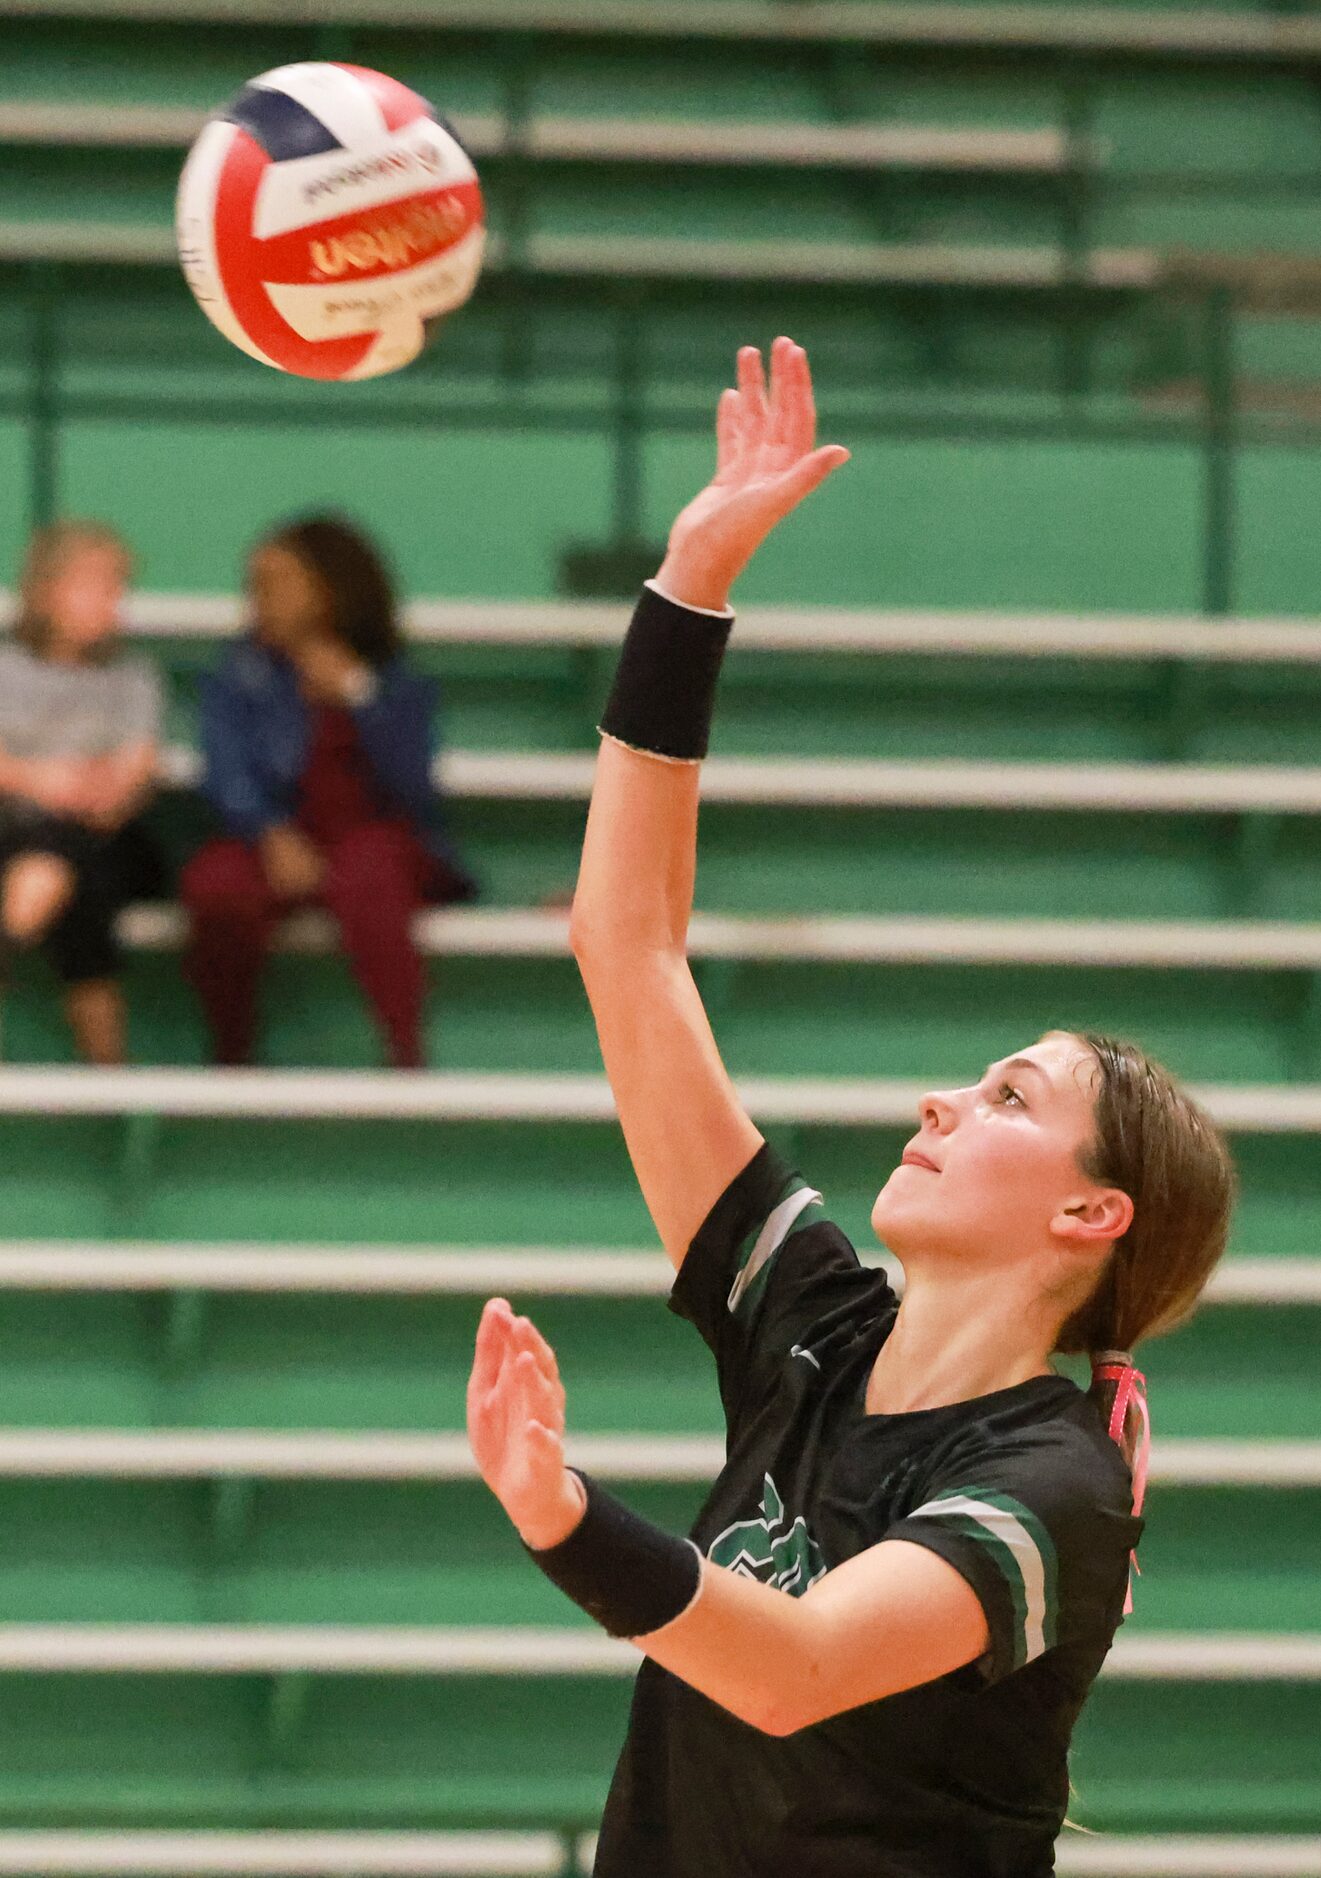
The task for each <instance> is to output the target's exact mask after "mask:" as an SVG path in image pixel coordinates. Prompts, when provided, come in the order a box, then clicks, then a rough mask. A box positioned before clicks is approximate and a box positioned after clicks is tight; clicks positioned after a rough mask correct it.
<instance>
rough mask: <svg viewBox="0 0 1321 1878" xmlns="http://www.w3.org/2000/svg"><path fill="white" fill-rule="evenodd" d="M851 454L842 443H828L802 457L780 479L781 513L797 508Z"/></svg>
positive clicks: (778, 486) (839, 467)
mask: <svg viewBox="0 0 1321 1878" xmlns="http://www.w3.org/2000/svg"><path fill="white" fill-rule="evenodd" d="M849 454H850V453H849V452H848V451H847V450H846V449H844V447H843V445H842V444H837V443H827V444H823V445H822V446H821V448H820V449H819V450H813V451H812V453H811V455H810V456H805V457H800V458H799V460H798V462H797V463H795V464H794V465H793V467H792V468H791V469H787V470H786V471H785V472H784V475H783V476H782V477H781V478H780V479H779V482H778V485H777V491H778V494H779V497H780V505H779V506H780V513H781V514H782V515H787V514H788V513H789V511H790V510H791V509H795V508H797V506H798V504H799V503H800V502H801V501H802V500H803V499H804V497H805V496H809V495H811V493H812V491H813V490H814V489H815V488H817V487H818V486H819V485H820V484H821V483H823V482H824V481H825V480H826V478H827V476H830V475H833V474H834V472H835V471H836V470H837V469H841V468H842V467H843V465H844V464H845V463H847V462H848V460H849Z"/></svg>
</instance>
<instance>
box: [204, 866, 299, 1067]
mask: <svg viewBox="0 0 1321 1878" xmlns="http://www.w3.org/2000/svg"><path fill="white" fill-rule="evenodd" d="M179 892H180V897H181V898H182V900H183V903H184V906H185V908H186V909H187V912H188V925H189V938H188V951H187V955H186V959H185V964H184V970H185V973H186V975H187V977H188V979H189V981H190V982H191V984H192V986H193V989H194V990H195V991H196V993H197V995H198V998H199V1000H200V1001H201V1005H202V1011H203V1014H204V1015H205V1017H206V1022H207V1028H208V1029H209V1030H210V1032H211V1047H212V1054H213V1056H214V1059H215V1061H216V1062H217V1063H224V1064H241V1063H248V1062H250V1061H251V1060H252V1052H253V1047H254V1045H255V1043H256V1036H257V994H258V991H259V990H260V987H261V976H262V971H263V969H264V967H265V964H266V953H267V950H268V948H269V945H270V939H271V932H272V929H273V927H274V925H275V922H276V920H277V919H278V918H279V914H280V908H279V905H278V903H277V901H276V898H275V895H274V894H273V893H272V892H271V889H270V886H269V884H268V882H267V879H266V876H265V874H264V873H263V872H262V866H261V861H260V860H259V858H258V856H257V854H256V853H255V851H254V850H253V849H252V848H250V847H248V846H247V844H246V843H245V842H242V841H213V842H210V843H209V844H208V845H207V846H206V847H205V848H203V849H202V850H201V851H200V852H199V853H197V854H195V855H194V856H193V858H192V860H191V861H190V862H189V863H188V865H187V866H186V867H185V868H184V870H183V873H182V875H181V877H180V880H179Z"/></svg>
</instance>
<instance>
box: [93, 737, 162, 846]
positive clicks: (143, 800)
mask: <svg viewBox="0 0 1321 1878" xmlns="http://www.w3.org/2000/svg"><path fill="white" fill-rule="evenodd" d="M94 761H95V769H94V770H93V773H92V777H91V778H90V779H89V780H90V782H91V791H90V802H91V806H90V810H89V815H88V819H89V820H90V821H91V822H92V824H93V826H94V827H96V828H103V829H106V830H107V831H108V830H112V829H115V828H122V827H123V826H124V823H125V822H127V821H130V820H132V818H133V816H135V815H136V814H137V813H138V811H139V810H140V809H142V808H145V807H146V804H147V802H148V800H149V799H150V797H151V794H152V791H153V790H154V788H155V786H156V777H157V771H158V765H159V761H160V751H159V749H158V747H157V745H156V744H155V742H150V743H137V744H128V745H125V747H124V748H123V749H120V750H113V751H111V753H110V754H109V756H103V757H98V758H96V759H94Z"/></svg>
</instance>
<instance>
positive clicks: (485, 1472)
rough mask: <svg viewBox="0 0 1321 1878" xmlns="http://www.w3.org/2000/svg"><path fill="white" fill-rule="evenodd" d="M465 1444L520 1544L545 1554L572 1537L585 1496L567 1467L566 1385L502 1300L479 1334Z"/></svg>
mask: <svg viewBox="0 0 1321 1878" xmlns="http://www.w3.org/2000/svg"><path fill="white" fill-rule="evenodd" d="M468 1442H469V1445H470V1446H471V1448H472V1451H473V1454H474V1456H475V1458H476V1461H477V1466H478V1469H479V1471H480V1473H481V1476H482V1479H483V1480H484V1481H485V1482H486V1484H487V1486H488V1487H489V1488H490V1489H491V1491H492V1493H493V1494H494V1495H495V1497H496V1499H497V1500H499V1502H500V1504H501V1506H503V1507H504V1509H505V1511H506V1513H508V1515H509V1517H510V1519H511V1520H512V1521H513V1523H514V1525H515V1526H516V1527H517V1528H518V1532H519V1535H520V1537H521V1538H522V1539H523V1541H524V1543H525V1544H527V1545H530V1546H532V1547H533V1548H534V1549H535V1550H537V1551H544V1550H545V1548H546V1547H548V1546H552V1545H557V1544H558V1543H559V1541H560V1540H561V1539H566V1538H567V1537H568V1536H569V1534H570V1533H571V1532H572V1531H573V1528H574V1527H575V1526H576V1525H577V1523H578V1520H579V1518H580V1517H581V1514H582V1510H583V1505H584V1495H583V1489H582V1484H581V1482H580V1481H579V1480H578V1479H577V1477H576V1475H574V1474H571V1473H570V1472H569V1471H568V1469H567V1468H566V1467H565V1465H564V1385H563V1383H562V1382H561V1381H560V1372H559V1368H558V1366H557V1364H556V1362H555V1352H554V1351H553V1350H552V1349H551V1347H550V1345H549V1344H548V1343H547V1342H546V1339H545V1338H544V1337H543V1336H542V1335H541V1333H540V1331H539V1330H538V1329H537V1328H536V1326H535V1325H534V1324H533V1323H532V1322H531V1321H530V1319H528V1318H526V1317H516V1316H515V1315H514V1312H513V1310H512V1309H511V1308H510V1306H509V1304H508V1303H507V1302H506V1301H505V1299H504V1298H492V1299H491V1301H490V1303H489V1304H488V1305H487V1306H486V1309H485V1310H484V1311H483V1312H482V1321H481V1323H480V1324H479V1325H478V1327H477V1349H476V1354H475V1355H474V1357H473V1365H472V1374H471V1376H470V1377H469V1378H468Z"/></svg>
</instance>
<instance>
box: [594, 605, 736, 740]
mask: <svg viewBox="0 0 1321 1878" xmlns="http://www.w3.org/2000/svg"><path fill="white" fill-rule="evenodd" d="M733 624H734V622H733V620H732V619H720V618H717V617H716V616H715V615H713V614H708V613H695V612H693V610H692V609H691V607H686V606H679V605H678V604H677V603H676V602H675V601H673V600H666V599H665V598H664V597H663V596H662V595H661V594H659V593H657V592H656V591H655V590H654V589H653V588H651V587H644V588H643V590H642V597H641V598H640V599H639V601H638V603H637V606H636V607H635V608H634V611H633V619H632V623H631V624H630V626H629V629H628V632H627V634H626V635H625V638H624V645H623V650H622V651H621V652H620V655H619V667H618V669H617V671H616V672H615V682H614V684H613V686H612V687H611V690H610V696H609V698H608V699H607V700H606V707H605V710H604V712H603V713H602V716H601V723H600V726H599V728H600V729H601V730H602V731H603V732H604V733H605V735H606V736H607V737H614V738H615V739H616V740H617V741H618V742H619V743H626V744H627V745H628V746H629V748H630V749H633V750H645V751H647V752H648V753H649V754H651V755H652V756H667V757H671V758H673V759H674V760H675V761H677V762H682V763H697V762H700V761H701V759H702V758H703V757H704V756H705V755H706V752H707V746H708V744H709V743H710V740H711V714H712V712H713V710H714V708H715V696H716V680H717V679H718V678H719V676H720V666H721V662H722V660H723V659H724V656H725V647H726V645H727V644H728V643H729V634H730V629H731V627H732V626H733Z"/></svg>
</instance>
